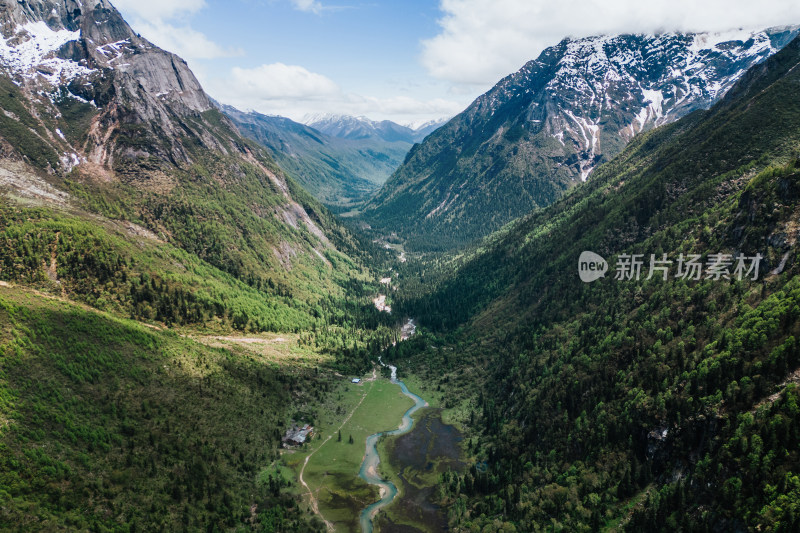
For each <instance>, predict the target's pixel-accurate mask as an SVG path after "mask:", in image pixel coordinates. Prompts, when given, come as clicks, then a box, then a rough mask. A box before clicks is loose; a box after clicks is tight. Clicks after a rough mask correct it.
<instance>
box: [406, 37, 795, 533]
mask: <svg viewBox="0 0 800 533" xmlns="http://www.w3.org/2000/svg"><path fill="white" fill-rule="evenodd" d="M798 86H800V39H795V40H794V41H792V42H791V43H790V44H789V45H788V46H787V47H786V48H784V49H783V50H782V51H780V52H779V53H777V54H776V55H774V56H773V57H771V58H770V59H768V60H767V61H765V62H764V63H762V64H760V65H758V66H756V67H754V68H752V69H751V70H749V71H748V72H747V73H746V74H745V75H744V76H743V78H742V79H741V80H740V82H739V83H738V84H737V85H735V86H734V87H733V89H731V90H730V91H729V93H728V94H727V96H726V97H725V99H723V101H721V102H720V103H718V104H717V105H716V106H714V107H713V108H712V109H711V110H710V111H698V112H695V113H693V114H690V115H689V116H687V117H685V118H684V119H682V120H680V121H678V122H676V123H674V124H671V125H667V126H664V127H661V128H658V129H656V130H654V131H652V132H649V133H645V134H644V135H642V136H639V137H637V138H636V139H635V140H634V141H633V143H631V145H630V146H629V147H628V148H627V149H626V150H625V151H624V153H623V154H621V155H620V156H618V157H617V158H615V159H614V160H613V161H611V162H609V163H607V164H605V165H602V166H601V167H599V168H598V169H597V170H596V172H595V174H594V176H593V178H592V179H591V180H589V182H588V183H586V184H584V185H581V186H579V187H577V188H576V189H575V190H574V191H573V192H572V193H571V194H569V195H567V196H566V197H565V198H563V199H561V200H559V201H557V202H556V203H555V204H554V205H552V206H550V207H549V208H546V209H544V210H541V211H540V212H536V213H534V214H532V215H530V216H528V217H527V218H525V219H523V220H521V221H519V222H518V223H515V224H513V225H511V226H510V227H508V228H506V229H504V231H503V232H501V233H499V234H497V235H495V236H493V237H492V238H491V239H489V240H488V241H486V242H485V243H484V244H483V245H482V246H481V247H480V248H478V249H476V250H474V251H473V252H472V254H471V257H469V258H467V259H465V261H464V264H463V266H462V267H461V268H460V269H459V271H458V272H457V273H456V274H455V275H454V276H452V277H451V278H450V279H449V280H445V281H443V282H442V283H441V284H440V285H439V286H438V287H437V289H436V290H435V291H434V292H433V294H432V295H429V296H427V297H423V298H422V299H421V300H420V301H419V302H416V303H413V302H406V303H405V304H401V303H399V302H396V304H398V305H396V308H397V309H400V312H403V311H404V310H405V311H409V312H414V313H418V315H419V316H420V317H421V318H422V319H423V320H422V321H421V322H422V324H423V325H427V326H428V327H434V328H435V329H437V330H444V331H447V332H450V333H451V335H450V336H443V337H441V338H439V339H437V338H435V337H430V339H429V342H431V343H432V344H433V348H432V349H429V350H428V351H427V352H426V353H423V354H421V356H420V357H418V358H417V360H416V361H417V363H416V364H417V366H418V371H419V372H421V373H423V374H426V375H428V377H430V378H435V379H439V382H440V384H441V386H442V387H443V388H444V393H443V395H444V397H445V398H447V402H448V404H449V405H452V406H459V407H460V408H459V412H461V413H467V414H468V416H469V413H470V411H472V415H471V416H469V419H470V420H471V422H472V423H471V424H469V426H468V427H470V428H472V430H471V431H472V435H468V437H470V438H469V439H468V440H469V442H470V449H471V450H472V453H473V454H474V458H473V466H472V467H471V468H470V469H469V472H467V473H465V474H464V475H450V476H447V478H446V479H444V480H443V483H442V485H441V490H442V491H443V492H445V493H446V494H447V496H446V497H444V498H443V500H442V501H440V502H439V503H441V504H444V505H447V506H448V508H449V509H450V510H451V511H450V517H451V526H452V527H453V528H456V529H462V530H482V529H484V528H486V527H490V528H491V527H494V528H497V527H498V524H503V526H502V527H503V530H510V531H513V530H517V531H536V530H538V529H539V528H541V529H553V530H560V529H564V530H569V531H597V530H601V529H603V528H616V529H625V530H629V531H676V530H682V531H709V530H710V531H745V530H754V531H792V530H795V529H797V527H798V525H799V524H798V519H797V516H798V515H797V514H796V509H797V501H798V500H797V495H798V485H797V475H798V472H800V448H798V438H800V409H798V407H797V405H798V401H799V400H800V394H799V393H798V387H797V381H798V368H799V367H800V346H798V343H797V339H798V335H800V277H799V276H798V274H800V255H798V248H797V243H798V239H800V233H798V225H797V221H798V217H800V171H798V168H800V160H799V159H798V155H799V154H798V146H800V130H798V127H797V125H798V123H800V96H798V95H799V94H800V93H798V91H797V88H798ZM584 251H593V252H595V253H597V254H600V255H601V256H602V257H604V258H605V259H606V261H607V262H608V266H609V272H608V273H607V275H606V276H605V278H601V279H599V280H597V281H595V282H594V283H584V282H582V281H581V279H580V277H579V275H578V266H579V261H580V260H581V259H580V258H581V255H582V253H583V252H584ZM632 254H641V255H640V256H639V257H640V258H641V260H642V262H643V265H642V268H641V277H633V278H632V279H625V278H622V279H616V277H617V276H616V275H615V274H616V272H615V271H618V265H619V264H620V263H624V262H625V261H626V259H630V258H631V255H632ZM692 254H697V255H698V258H699V262H700V265H701V271H700V275H699V277H698V279H695V277H694V275H692V276H689V277H688V278H686V277H681V276H679V274H680V272H681V265H680V264H679V260H680V258H681V257H683V258H684V259H685V260H688V259H689V258H690V257H691V255H692ZM713 254H727V255H728V257H729V260H730V264H729V266H725V268H723V269H722V272H721V273H724V271H725V270H727V271H728V273H729V275H727V274H726V275H725V276H716V275H714V274H713V272H714V270H713V269H712V267H713V265H714V264H717V265H719V264H720V261H721V262H722V263H724V262H725V261H727V260H728V259H725V258H724V257H720V256H714V255H713ZM740 254H743V255H744V256H746V257H748V258H752V257H755V256H756V255H757V254H760V255H761V256H762V257H763V261H762V262H761V264H760V269H759V271H758V274H757V275H755V276H754V275H753V274H754V273H752V272H751V273H750V274H749V275H743V276H739V275H737V274H736V273H735V265H736V263H737V260H736V258H737V257H738V256H739V255H740ZM664 255H666V258H667V259H668V260H670V261H672V263H671V264H668V265H667V266H668V268H669V271H668V276H667V278H666V279H663V278H662V272H661V271H660V270H656V271H654V273H655V275H654V276H653V277H652V278H650V279H648V277H649V272H650V266H651V257H652V256H654V258H655V259H656V260H663V259H664ZM687 264H688V263H684V265H683V266H684V267H685V266H686V265H687ZM656 266H659V265H656ZM661 266H663V264H662V265H661ZM723 266H724V265H723ZM747 266H748V267H749V266H750V264H748V265H747ZM460 325H463V327H459V326H460ZM453 332H455V333H453ZM444 339H448V340H447V341H446V342H445V340H444ZM437 345H438V346H437ZM396 351H397V352H403V351H407V350H404V349H398V350H396ZM479 389H480V391H481V392H479ZM465 391H468V392H465ZM460 402H463V403H460Z"/></svg>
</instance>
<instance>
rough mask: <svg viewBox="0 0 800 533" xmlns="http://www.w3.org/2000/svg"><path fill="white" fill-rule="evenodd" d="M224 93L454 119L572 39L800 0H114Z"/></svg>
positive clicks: (752, 22)
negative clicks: (504, 80)
mask: <svg viewBox="0 0 800 533" xmlns="http://www.w3.org/2000/svg"><path fill="white" fill-rule="evenodd" d="M112 2H113V3H114V5H115V6H116V7H117V8H119V9H120V11H121V12H122V13H123V15H124V16H125V18H126V19H127V20H128V22H130V23H131V25H132V26H133V27H134V29H136V30H137V31H139V32H140V33H141V34H142V35H144V36H145V37H147V38H148V39H150V40H151V41H153V42H154V43H155V44H157V45H159V46H161V47H163V48H166V49H168V50H170V51H173V52H175V53H177V54H178V55H180V56H181V57H183V58H185V59H186V60H187V61H188V62H189V64H190V66H191V67H192V69H193V70H194V71H195V73H196V74H197V76H198V78H199V79H200V81H201V82H202V83H203V85H204V87H205V88H206V90H207V91H208V92H209V94H211V96H213V97H214V98H216V99H218V100H220V101H222V102H224V103H228V104H231V105H234V106H236V107H239V108H240V109H244V110H250V109H253V110H256V111H259V112H262V113H266V114H278V115H284V116H288V117H290V118H293V119H295V120H300V119H302V118H303V116H304V115H306V114H312V113H340V114H349V115H364V116H368V117H370V118H372V119H390V120H395V121H397V122H400V123H410V122H420V121H424V120H431V119H437V118H442V117H446V116H451V115H454V114H456V113H458V112H459V111H461V110H463V109H464V108H465V107H466V106H467V105H469V103H470V102H471V101H472V100H473V99H474V98H475V97H477V96H478V95H480V94H481V93H483V92H485V91H486V90H488V89H489V88H490V87H491V86H492V85H494V84H495V83H496V82H497V81H499V80H500V79H501V78H502V77H503V76H505V75H507V74H510V73H512V72H514V71H516V70H518V69H519V68H520V67H522V65H523V64H524V63H525V62H526V61H528V60H530V59H535V58H536V57H537V56H538V54H539V53H540V52H541V50H542V49H544V48H545V47H546V46H550V45H553V44H555V43H557V42H558V41H559V40H560V39H561V38H563V37H565V36H568V35H572V36H576V37H583V36H587V35H596V34H599V33H619V32H636V33H642V32H646V33H652V32H657V31H664V30H667V31H672V30H683V31H722V30H728V29H732V28H737V27H747V28H753V29H756V28H759V29H760V28H765V27H768V26H775V25H785V24H795V23H800V2H797V1H796V0H762V1H761V2H758V3H757V2H754V1H751V0H746V1H745V0H705V1H704V2H700V3H698V2H696V1H695V0H650V1H648V2H641V1H640V0H560V1H559V2H553V1H552V0H438V1H437V0H428V1H423V0H402V1H381V0H375V1H369V0H367V1H364V2H361V1H359V0H353V1H351V0H112Z"/></svg>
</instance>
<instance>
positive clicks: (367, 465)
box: [358, 321, 428, 533]
mask: <svg viewBox="0 0 800 533" xmlns="http://www.w3.org/2000/svg"><path fill="white" fill-rule="evenodd" d="M410 323H411V324H412V325H413V322H412V321H410ZM378 361H380V363H381V365H383V366H388V367H389V369H390V370H391V371H392V383H395V384H397V385H399V386H400V390H402V391H403V394H405V395H406V396H408V397H409V398H411V399H412V400H414V405H413V406H412V407H411V408H410V409H409V410H408V411H406V412H405V414H404V415H403V420H402V422H401V423H400V427H398V428H397V429H395V430H392V431H382V432H381V433H375V434H374V435H370V436H369V437H367V453H366V455H365V456H364V462H363V463H362V464H361V471H360V472H359V473H358V475H359V476H360V477H361V479H363V480H364V481H366V482H367V483H369V484H370V485H377V486H378V488H379V489H380V494H381V499H380V500H378V501H377V502H375V503H373V504H372V505H370V506H369V507H367V508H366V509H364V510H363V511H362V512H361V531H363V532H364V533H372V521H373V519H374V518H375V515H377V514H378V511H380V510H381V509H383V508H384V507H386V506H387V505H389V504H390V503H391V502H392V500H394V498H395V496H397V487H395V486H394V483H392V482H391V481H387V480H384V479H381V477H380V476H379V475H378V464H379V463H380V462H381V459H380V457H379V456H378V450H377V448H376V445H377V444H378V441H379V440H380V438H381V437H383V436H384V435H402V434H404V433H408V432H409V431H411V428H413V427H414V419H413V418H411V416H412V415H413V414H414V413H416V412H417V411H419V410H420V409H422V408H423V407H427V406H428V402H426V401H425V400H423V399H422V398H420V397H419V396H417V395H416V394H414V393H413V392H410V391H409V390H408V387H406V384H405V383H403V382H402V381H398V379H397V367H394V366H392V365H385V364H384V363H383V361H381V360H380V359H378Z"/></svg>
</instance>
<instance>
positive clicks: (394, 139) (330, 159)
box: [220, 105, 444, 209]
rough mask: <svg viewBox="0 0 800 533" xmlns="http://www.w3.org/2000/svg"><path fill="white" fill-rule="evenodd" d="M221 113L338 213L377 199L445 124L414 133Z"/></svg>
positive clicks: (358, 123) (338, 118)
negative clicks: (422, 143) (421, 143)
mask: <svg viewBox="0 0 800 533" xmlns="http://www.w3.org/2000/svg"><path fill="white" fill-rule="evenodd" d="M220 109H222V111H223V112H224V113H225V114H226V115H227V116H228V117H229V118H230V119H231V120H232V121H233V122H234V123H235V124H236V125H237V126H238V127H239V129H240V131H241V132H242V133H243V134H244V135H246V136H247V137H249V138H250V139H252V140H254V141H256V142H257V143H259V144H261V145H262V146H264V147H266V148H267V149H268V150H269V152H270V154H271V155H272V157H274V158H275V160H276V161H277V162H278V164H279V165H280V166H281V168H282V169H283V170H285V171H286V172H287V173H288V174H289V175H290V176H292V177H293V178H294V179H296V180H297V181H298V182H299V183H300V184H301V185H302V186H303V187H305V188H306V190H308V191H309V192H310V193H311V194H313V195H314V196H315V197H316V198H317V199H318V200H319V201H321V202H322V203H324V204H326V205H328V206H330V207H332V208H335V209H346V208H349V207H352V206H354V205H356V204H358V203H359V202H361V201H363V200H365V199H366V198H368V197H369V196H370V195H372V194H374V193H375V192H376V191H377V190H378V189H379V188H380V186H381V185H383V184H384V183H385V182H386V180H387V179H388V178H389V176H390V175H391V174H392V172H394V171H395V170H396V169H397V167H399V166H400V164H401V163H402V162H403V160H404V159H405V157H406V154H408V151H409V150H410V149H411V147H412V146H413V144H414V143H415V142H418V141H419V140H422V139H423V138H424V137H425V136H426V135H428V134H429V133H430V132H432V131H434V130H435V129H436V128H437V127H438V126H440V125H441V124H442V123H443V122H444V121H433V122H427V123H424V124H420V125H418V126H417V127H416V129H414V128H411V127H408V126H401V125H400V124H396V123H394V122H391V121H388V120H385V121H382V122H375V121H371V120H369V119H367V118H363V117H360V118H359V117H350V116H344V115H316V116H309V117H307V118H306V120H307V122H308V124H301V123H299V122H295V121H293V120H291V119H288V118H285V117H280V116H274V115H262V114H260V113H256V112H249V113H245V112H243V111H239V110H238V109H235V108H233V107H231V106H225V105H220Z"/></svg>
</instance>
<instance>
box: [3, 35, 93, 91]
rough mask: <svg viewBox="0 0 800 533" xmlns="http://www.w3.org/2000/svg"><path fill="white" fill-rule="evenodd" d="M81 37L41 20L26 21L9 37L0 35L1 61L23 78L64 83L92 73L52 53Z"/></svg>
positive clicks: (88, 69)
mask: <svg viewBox="0 0 800 533" xmlns="http://www.w3.org/2000/svg"><path fill="white" fill-rule="evenodd" d="M80 37H81V33H80V31H69V30H59V31H55V30H52V29H50V27H49V26H48V25H47V24H45V23H44V22H42V21H37V22H29V23H27V24H25V25H23V26H20V27H19V28H17V30H16V33H15V34H14V35H13V36H11V37H10V38H8V39H2V38H0V61H2V63H3V64H4V65H6V66H8V67H9V69H11V71H12V72H14V73H16V74H19V75H21V76H23V77H25V78H28V79H36V78H37V77H39V76H41V77H43V78H45V79H46V80H47V81H48V82H50V84H51V85H58V84H63V83H66V82H67V81H69V80H71V79H74V78H76V77H78V76H82V75H87V74H91V73H92V72H94V71H93V70H92V69H90V68H87V67H84V66H83V65H81V64H79V63H77V62H75V61H71V60H68V59H61V58H59V57H56V56H55V52H56V51H57V50H58V49H59V48H61V47H62V46H64V45H65V44H67V43H68V42H71V41H77V40H78V39H80Z"/></svg>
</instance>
